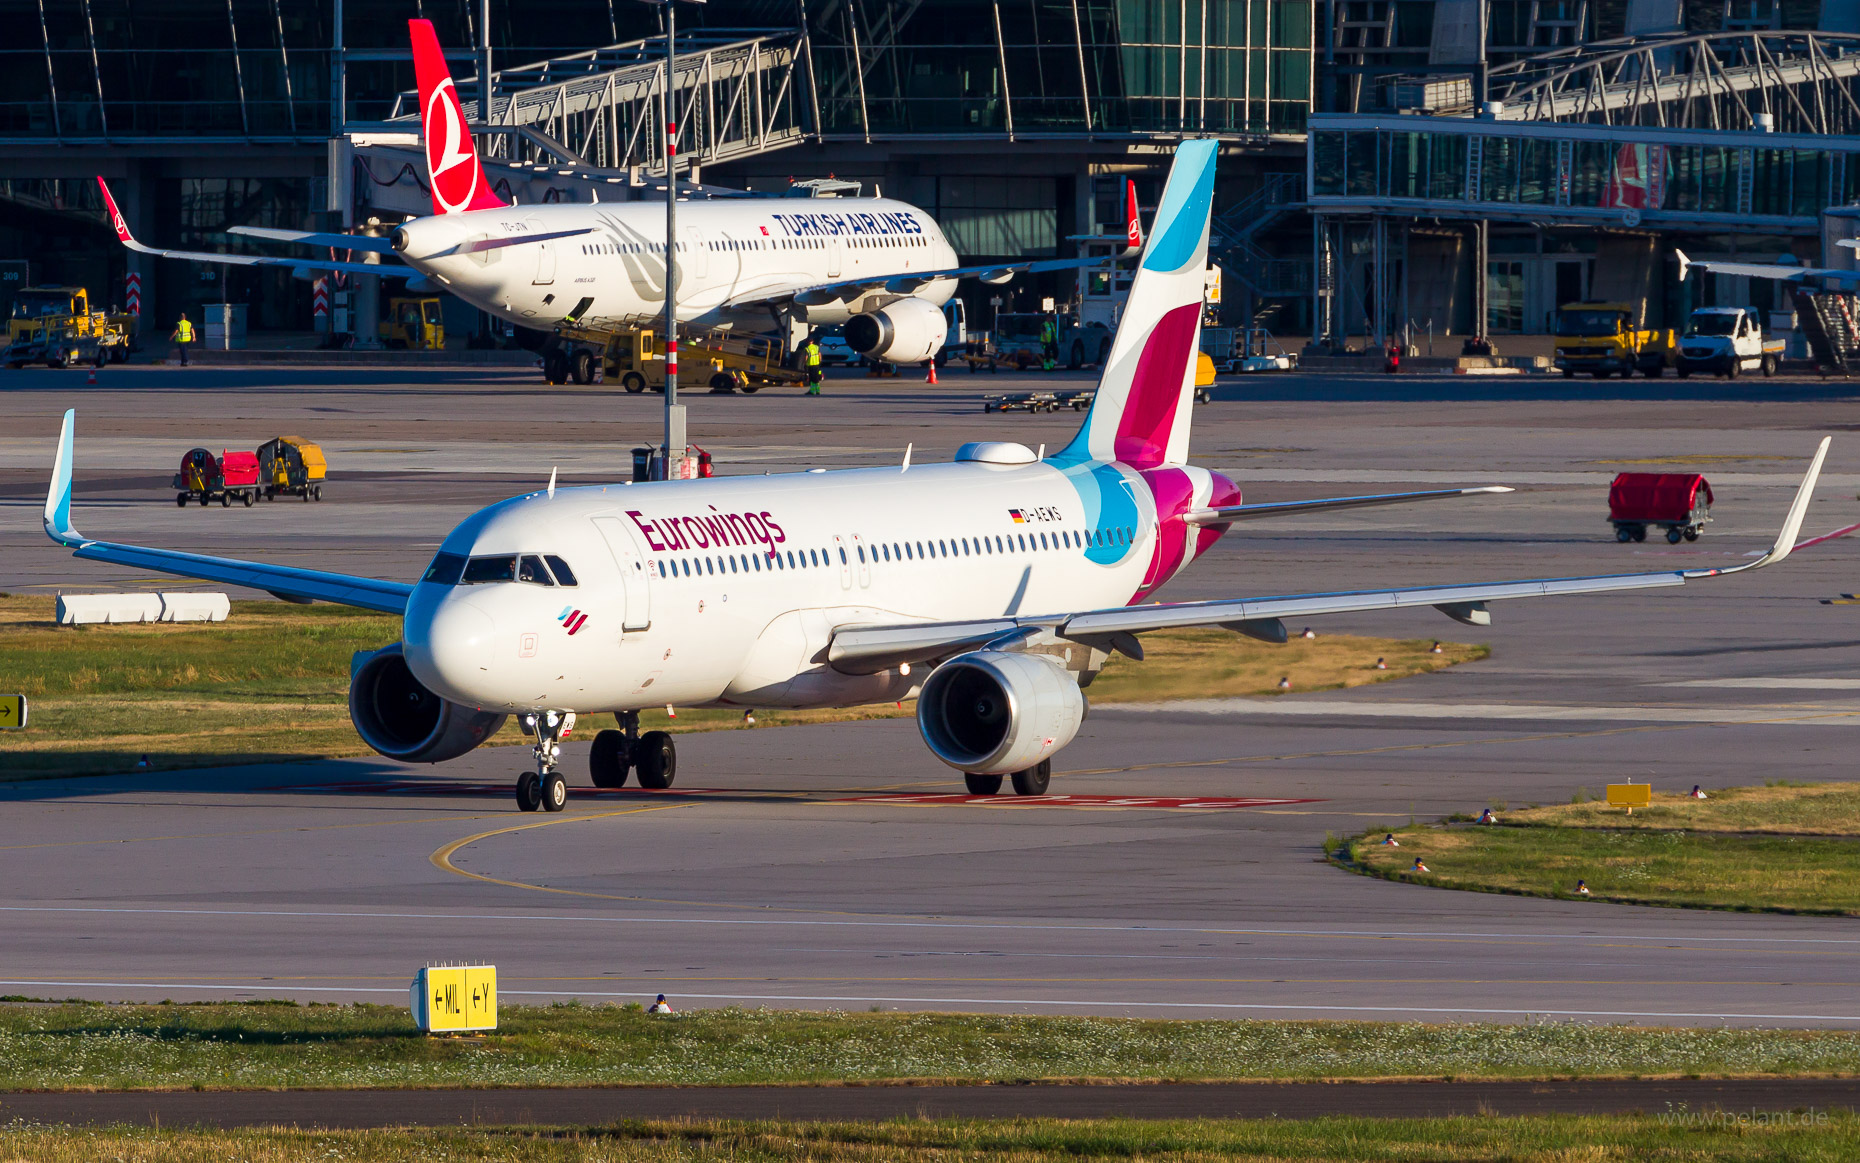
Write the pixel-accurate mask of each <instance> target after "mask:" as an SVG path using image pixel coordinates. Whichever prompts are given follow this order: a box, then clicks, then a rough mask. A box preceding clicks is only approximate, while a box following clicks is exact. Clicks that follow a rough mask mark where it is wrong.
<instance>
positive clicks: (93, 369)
mask: <svg viewBox="0 0 1860 1163" xmlns="http://www.w3.org/2000/svg"><path fill="white" fill-rule="evenodd" d="M84 382H85V383H86V384H90V385H91V386H93V387H94V386H96V383H97V365H96V364H92V365H91V366H90V374H89V375H87V376H85V377H84Z"/></svg>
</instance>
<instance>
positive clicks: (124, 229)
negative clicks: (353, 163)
mask: <svg viewBox="0 0 1860 1163" xmlns="http://www.w3.org/2000/svg"><path fill="white" fill-rule="evenodd" d="M97 185H98V186H99V187H100V188H101V189H102V190H103V204H104V206H105V208H106V209H108V210H109V212H110V225H111V226H113V227H115V229H116V237H117V238H118V239H119V240H120V241H121V242H122V244H123V245H124V246H126V247H128V248H129V249H130V250H133V251H135V252H137V253H138V254H152V255H157V256H159V257H161V258H178V259H185V260H187V261H188V262H205V263H217V264H218V265H220V266H233V267H286V268H288V269H290V270H305V271H349V272H352V273H354V274H360V275H380V276H382V277H383V278H389V279H411V278H417V277H418V276H419V274H420V272H419V271H416V270H414V269H413V268H412V267H407V266H401V265H399V264H398V263H360V262H336V261H334V260H331V259H314V258H274V257H270V256H267V255H256V254H216V253H214V252H213V251H210V250H169V249H167V248H165V247H157V246H148V245H146V244H144V243H140V242H137V241H136V238H135V235H133V234H131V233H129V223H128V222H127V221H125V220H124V218H123V214H122V211H120V210H118V209H117V208H116V199H115V198H113V197H111V196H110V187H109V186H108V185H107V184H105V182H104V180H103V179H102V178H98V179H97ZM235 229H236V228H235ZM330 237H339V238H347V237H349V236H348V235H346V234H344V235H332V236H330ZM331 245H338V244H333V243H332V244H331ZM340 245H349V244H348V243H343V244H340ZM358 249H363V250H371V249H373V248H372V247H361V248H358Z"/></svg>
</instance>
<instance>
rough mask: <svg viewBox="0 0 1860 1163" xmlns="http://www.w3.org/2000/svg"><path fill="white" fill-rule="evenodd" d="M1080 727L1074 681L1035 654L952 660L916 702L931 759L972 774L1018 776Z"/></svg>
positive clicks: (1080, 703)
mask: <svg viewBox="0 0 1860 1163" xmlns="http://www.w3.org/2000/svg"><path fill="white" fill-rule="evenodd" d="M1084 721H1085V692H1083V691H1081V690H1080V689H1079V684H1078V680H1077V679H1075V678H1074V677H1073V676H1072V674H1071V673H1070V672H1068V671H1067V670H1066V669H1065V668H1063V667H1061V666H1060V665H1058V664H1057V663H1055V662H1053V661H1052V660H1050V659H1048V658H1045V657H1043V656H1041V655H1038V654H1009V653H1006V652H1003V651H998V650H978V651H975V652H974V653H972V654H961V655H958V656H956V657H955V658H952V659H950V660H949V661H948V662H945V663H944V664H943V665H942V666H939V667H937V668H936V670H934V671H932V672H931V674H930V677H929V678H928V679H925V680H924V686H923V691H922V692H921V693H920V694H919V695H918V698H917V727H918V730H920V731H922V732H923V737H924V742H925V743H926V744H928V745H929V747H930V750H931V752H932V753H933V754H935V755H936V757H937V758H938V759H941V760H942V761H943V762H944V763H947V764H949V765H950V766H951V767H953V768H956V769H957V770H958V771H966V772H971V773H974V774H977V775H1005V774H1009V773H1012V772H1016V771H1026V770H1027V769H1029V768H1031V767H1033V766H1034V765H1035V764H1038V763H1039V762H1040V761H1041V760H1044V759H1049V758H1051V757H1052V756H1053V755H1054V754H1055V753H1057V752H1058V751H1059V749H1060V748H1062V747H1064V746H1065V745H1066V744H1068V743H1070V742H1072V737H1073V736H1074V735H1076V734H1078V731H1079V725H1080V724H1081V723H1083V722H1084Z"/></svg>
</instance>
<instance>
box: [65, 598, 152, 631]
mask: <svg viewBox="0 0 1860 1163" xmlns="http://www.w3.org/2000/svg"><path fill="white" fill-rule="evenodd" d="M161 609H162V602H161V595H160V594H59V595H58V624H59V625H60V626H83V625H89V624H93V623H99V622H155V621H159V620H160V619H161Z"/></svg>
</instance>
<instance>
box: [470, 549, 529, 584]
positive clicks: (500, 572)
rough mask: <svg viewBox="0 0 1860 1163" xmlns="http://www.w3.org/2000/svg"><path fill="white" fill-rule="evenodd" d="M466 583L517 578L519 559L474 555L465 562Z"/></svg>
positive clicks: (503, 580)
mask: <svg viewBox="0 0 1860 1163" xmlns="http://www.w3.org/2000/svg"><path fill="white" fill-rule="evenodd" d="M461 580H463V581H464V583H465V584H466V585H468V586H469V585H478V584H481V583H484V582H507V581H516V580H517V559H516V557H515V556H514V555H512V556H510V557H474V558H472V559H471V560H470V561H468V562H466V563H465V575H464V577H463V578H462V579H461Z"/></svg>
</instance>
